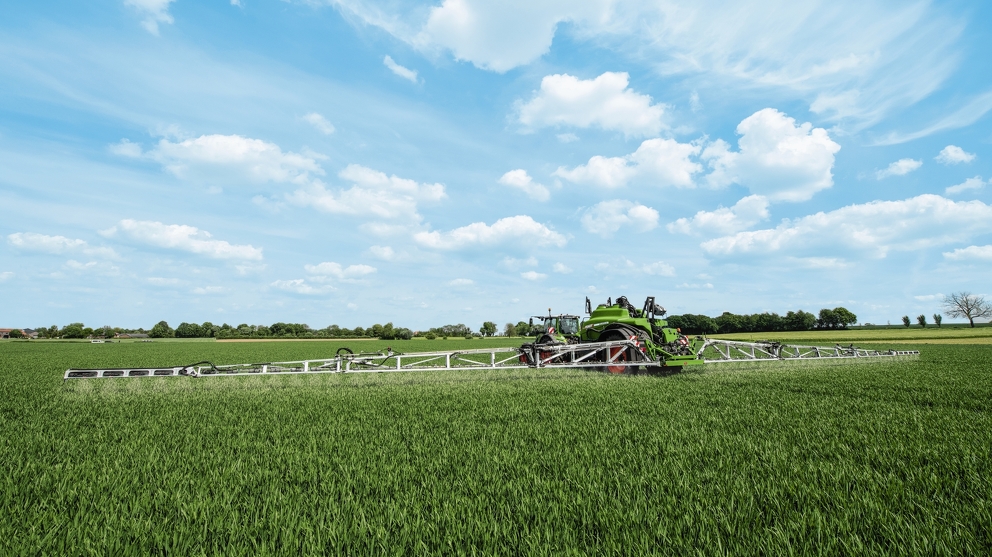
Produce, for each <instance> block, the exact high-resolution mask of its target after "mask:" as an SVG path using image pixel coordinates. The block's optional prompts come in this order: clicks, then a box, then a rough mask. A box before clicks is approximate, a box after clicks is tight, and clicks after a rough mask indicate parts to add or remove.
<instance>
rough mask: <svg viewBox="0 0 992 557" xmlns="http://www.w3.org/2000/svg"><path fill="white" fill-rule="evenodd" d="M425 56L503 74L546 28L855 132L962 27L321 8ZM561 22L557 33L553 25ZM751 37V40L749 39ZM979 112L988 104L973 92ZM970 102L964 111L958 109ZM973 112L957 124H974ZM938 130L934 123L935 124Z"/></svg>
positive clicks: (608, 10)
mask: <svg viewBox="0 0 992 557" xmlns="http://www.w3.org/2000/svg"><path fill="white" fill-rule="evenodd" d="M324 1H325V2H327V3H332V4H333V5H335V6H337V7H338V8H339V9H341V10H342V11H345V10H346V11H348V12H350V14H349V15H354V16H357V19H360V20H362V21H364V22H365V23H367V24H370V25H376V26H379V27H381V28H383V29H385V30H386V31H387V32H389V33H392V34H393V35H394V36H396V37H397V38H399V39H400V40H403V41H406V42H407V43H408V44H411V45H413V46H415V47H416V48H419V49H421V50H423V51H426V52H429V53H431V54H433V53H435V52H437V51H439V50H447V51H450V52H451V53H452V54H453V55H454V57H455V58H457V59H460V60H466V61H470V62H472V63H473V64H475V65H476V66H478V67H480V68H485V69H489V70H493V71H498V72H504V71H507V70H509V69H512V68H514V67H517V66H520V65H525V64H529V63H531V62H533V61H534V60H537V59H538V58H539V57H541V56H542V55H543V54H544V53H546V52H548V49H549V48H550V46H551V44H552V40H553V38H554V36H555V33H556V30H562V31H563V32H565V33H567V35H568V39H569V40H570V41H577V42H585V43H588V44H591V45H594V46H595V47H596V48H607V49H611V50H612V51H613V52H615V53H616V54H618V55H620V56H621V58H623V57H628V58H630V59H632V60H636V61H642V62H643V63H645V64H647V65H649V66H650V67H651V68H653V69H654V70H655V71H656V72H657V73H659V74H660V75H662V76H665V77H666V78H669V79H671V78H672V77H675V78H680V77H683V76H687V75H692V76H697V75H698V76H705V77H704V79H705V81H706V82H707V83H710V84H712V86H713V87H715V88H718V89H719V90H746V89H753V88H755V87H760V88H764V89H770V88H776V89H778V90H779V91H784V92H785V94H786V95H792V96H793V97H794V98H796V97H798V98H802V99H808V100H809V101H810V106H811V110H813V111H814V112H816V113H818V114H820V115H821V117H825V118H829V119H832V120H843V121H845V122H848V123H851V124H853V125H854V129H856V130H857V129H863V128H864V127H866V126H869V125H871V124H873V123H875V122H878V121H879V120H881V119H882V118H884V117H885V116H886V115H887V114H889V113H891V112H893V111H895V110H899V109H902V108H904V107H907V106H911V105H913V104H915V103H916V102H918V101H920V100H921V99H924V98H926V97H928V96H930V95H931V94H932V93H933V92H934V91H936V90H938V89H939V88H940V87H941V86H942V84H944V82H945V81H946V80H947V78H949V77H950V76H951V75H952V74H953V72H954V71H955V70H956V69H957V68H958V67H959V65H960V63H961V60H962V54H961V52H960V50H961V49H960V41H959V39H960V36H961V33H962V31H963V30H964V29H965V22H964V21H963V20H962V19H961V17H959V14H956V13H952V12H953V10H952V9H951V8H949V7H947V6H944V5H942V4H941V3H933V2H903V3H898V4H890V3H884V2H863V1H859V0H809V1H807V2H798V3H797V2H794V1H790V0H742V1H740V2H737V3H735V4H734V8H733V9H727V6H726V3H725V2H723V1H722V0H698V1H696V2H677V1H674V0H659V1H654V2H644V1H642V0H593V1H588V2H574V1H566V0H548V1H542V2H525V1H523V0H509V1H507V2H491V1H486V0H444V1H443V2H442V3H441V5H440V6H435V7H433V8H430V9H429V10H426V9H425V8H424V6H423V5H422V4H419V3H396V2H392V3H388V4H387V6H388V7H385V6H384V5H383V4H382V3H380V2H374V1H372V0H324ZM562 24H566V25H562ZM755 37H760V40H755ZM984 97H986V98H985V101H986V102H985V105H986V106H984V107H980V108H985V109H986V110H987V109H988V107H989V106H992V100H990V99H992V95H985V96H984ZM969 104H972V103H969ZM976 110H977V109H976V108H970V107H968V110H966V111H965V112H966V114H965V115H964V116H955V117H954V118H952V120H953V121H955V122H957V121H959V120H961V119H962V118H968V117H970V121H972V122H973V121H974V120H975V116H974V113H975V111H976ZM945 126H946V124H945Z"/></svg>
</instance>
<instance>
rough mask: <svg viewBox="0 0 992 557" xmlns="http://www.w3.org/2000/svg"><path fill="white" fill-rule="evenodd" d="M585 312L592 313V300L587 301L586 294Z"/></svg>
mask: <svg viewBox="0 0 992 557" xmlns="http://www.w3.org/2000/svg"><path fill="white" fill-rule="evenodd" d="M586 313H588V314H590V315H591V314H592V302H590V301H589V296H586Z"/></svg>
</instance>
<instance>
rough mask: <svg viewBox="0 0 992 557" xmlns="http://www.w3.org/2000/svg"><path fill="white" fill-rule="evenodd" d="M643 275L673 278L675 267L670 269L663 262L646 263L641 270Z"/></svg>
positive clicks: (669, 266)
mask: <svg viewBox="0 0 992 557" xmlns="http://www.w3.org/2000/svg"><path fill="white" fill-rule="evenodd" d="M641 270H643V271H644V273H645V274H648V275H655V276H659V277H674V276H675V267H672V266H671V265H669V264H668V263H665V262H664V261H655V262H654V263H648V264H647V265H645V266H644V267H642V268H641Z"/></svg>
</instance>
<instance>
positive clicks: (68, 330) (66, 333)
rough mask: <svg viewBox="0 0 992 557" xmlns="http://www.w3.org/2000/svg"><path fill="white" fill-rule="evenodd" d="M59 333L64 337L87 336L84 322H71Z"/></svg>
mask: <svg viewBox="0 0 992 557" xmlns="http://www.w3.org/2000/svg"><path fill="white" fill-rule="evenodd" d="M59 333H60V336H61V337H62V338H86V333H84V332H83V324H82V323H69V324H68V325H66V326H65V327H63V328H62V330H61V331H59Z"/></svg>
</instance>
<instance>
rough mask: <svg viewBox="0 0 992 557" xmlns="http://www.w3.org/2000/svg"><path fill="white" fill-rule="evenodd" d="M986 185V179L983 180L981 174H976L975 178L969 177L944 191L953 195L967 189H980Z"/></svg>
mask: <svg viewBox="0 0 992 557" xmlns="http://www.w3.org/2000/svg"><path fill="white" fill-rule="evenodd" d="M984 187H985V180H983V179H982V177H981V176H975V177H974V178H968V179H967V180H965V181H964V182H961V183H960V184H958V185H956V186H949V187H948V188H947V189H945V190H944V193H946V194H948V195H953V194H956V193H964V192H966V191H978V190H980V189H982V188H984Z"/></svg>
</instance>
